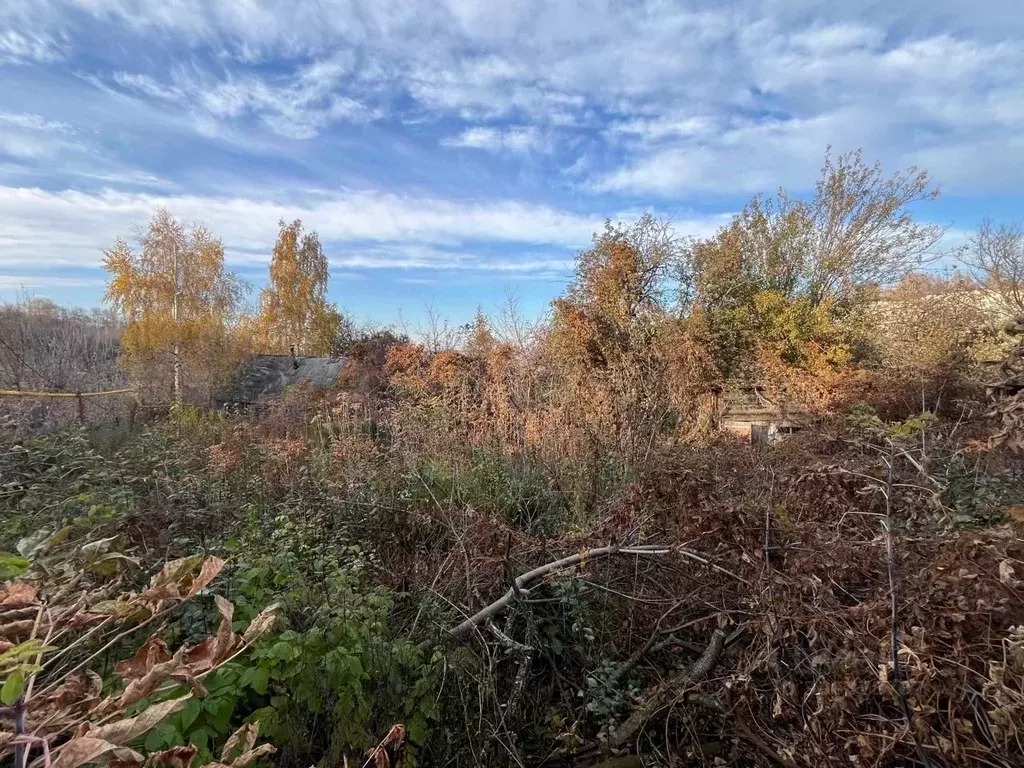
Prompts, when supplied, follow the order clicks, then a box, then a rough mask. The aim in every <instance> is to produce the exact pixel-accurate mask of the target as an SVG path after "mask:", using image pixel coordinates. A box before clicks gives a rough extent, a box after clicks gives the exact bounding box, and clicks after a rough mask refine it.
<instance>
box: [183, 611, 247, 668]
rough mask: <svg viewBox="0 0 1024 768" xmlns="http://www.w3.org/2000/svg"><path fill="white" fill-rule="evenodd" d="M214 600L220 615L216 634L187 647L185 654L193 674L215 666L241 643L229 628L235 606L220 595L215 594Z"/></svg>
mask: <svg viewBox="0 0 1024 768" xmlns="http://www.w3.org/2000/svg"><path fill="white" fill-rule="evenodd" d="M215 600H216V602H217V610H218V611H219V612H220V616H221V619H220V626H219V627H218V629H217V634H216V635H214V636H213V637H208V638H206V639H205V640H203V642H201V643H199V645H196V646H194V647H193V648H190V649H188V651H187V652H186V654H185V658H186V660H187V664H188V667H189V669H190V670H191V671H192V672H193V673H194V674H199V673H201V672H205V671H206V670H208V669H212V668H213V667H215V666H217V665H218V664H220V663H221V662H222V661H224V660H225V659H227V658H228V657H230V656H231V655H232V654H233V653H234V652H235V651H237V650H238V648H239V647H240V646H241V643H242V641H241V638H239V637H238V635H236V634H235V633H234V632H233V631H232V630H231V620H232V618H233V617H234V614H235V606H234V605H232V603H231V602H230V601H229V600H226V599H224V598H223V597H221V596H220V595H216V596H215Z"/></svg>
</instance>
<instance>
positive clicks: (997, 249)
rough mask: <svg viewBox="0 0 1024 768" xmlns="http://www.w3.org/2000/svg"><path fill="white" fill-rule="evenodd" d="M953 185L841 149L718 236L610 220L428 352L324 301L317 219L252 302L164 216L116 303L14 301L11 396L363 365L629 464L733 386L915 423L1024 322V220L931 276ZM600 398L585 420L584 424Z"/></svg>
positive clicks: (200, 234) (219, 262) (380, 376)
mask: <svg viewBox="0 0 1024 768" xmlns="http://www.w3.org/2000/svg"><path fill="white" fill-rule="evenodd" d="M938 194H939V192H938V189H937V187H935V186H934V185H933V184H932V182H931V180H930V178H929V176H928V174H927V173H926V172H925V171H923V170H919V169H916V168H910V169H907V170H904V171H897V172H894V173H892V174H888V173H886V172H885V171H884V170H883V169H882V168H881V167H880V166H879V165H869V164H868V163H866V162H865V161H864V159H863V157H862V156H861V154H860V153H859V152H858V153H851V154H845V155H840V156H838V157H832V156H831V155H830V154H826V157H825V161H824V164H823V166H822V169H821V174H820V177H819V179H818V182H817V184H816V185H815V188H814V193H813V195H811V196H809V197H808V198H807V199H795V198H792V197H790V196H789V195H788V194H787V193H786V192H785V191H784V190H780V191H778V192H777V193H776V194H774V195H771V196H765V195H758V196H756V197H754V198H753V199H752V200H751V201H750V202H749V203H748V204H747V206H746V207H745V208H744V209H743V210H742V211H741V212H740V213H738V214H737V215H736V216H735V217H734V218H733V220H732V221H731V222H730V223H729V224H727V225H726V226H724V227H722V228H721V229H720V230H719V231H718V232H717V233H716V234H715V235H714V236H712V237H709V238H705V239H699V238H688V237H684V236H681V235H680V234H679V233H677V232H675V231H674V229H673V227H672V223H671V222H670V221H667V220H663V219H658V218H655V217H653V216H651V215H643V216H641V217H640V219H639V220H637V221H636V222H635V223H632V224H628V225H624V224H612V223H611V222H609V223H607V224H606V226H605V228H604V231H602V232H600V233H598V234H596V235H595V236H594V241H593V245H592V247H591V248H589V249H587V250H585V251H583V252H581V253H579V254H578V256H577V259H576V269H575V278H574V280H573V282H572V283H571V285H570V286H569V288H568V289H567V290H566V291H565V292H564V294H563V295H562V296H560V297H559V298H557V299H556V300H555V301H554V302H553V303H552V305H551V310H550V312H549V313H548V315H547V317H546V318H544V319H543V320H542V321H539V322H537V321H533V320H529V319H527V318H525V317H524V316H523V315H522V313H521V312H519V311H518V307H517V306H516V304H515V302H514V301H510V303H509V306H508V307H506V308H504V309H503V310H502V311H501V313H500V314H499V315H498V316H496V317H487V316H486V315H484V313H483V312H482V311H481V310H478V312H477V317H476V320H475V322H474V323H472V324H470V325H468V326H464V327H457V328H452V327H450V326H448V325H447V324H445V323H443V322H440V321H438V320H437V318H436V317H435V316H433V315H432V316H431V320H432V321H433V322H432V323H431V326H430V328H429V329H428V331H427V333H425V334H424V335H423V338H421V339H419V340H418V341H416V342H412V341H410V339H409V335H408V334H407V333H403V332H401V331H398V330H394V329H388V330H380V329H359V328H357V327H355V326H354V324H353V323H352V322H351V321H350V320H349V319H348V318H347V317H346V315H345V314H344V312H343V311H342V310H341V309H339V308H338V307H337V306H336V305H334V304H332V303H331V302H329V301H328V299H327V287H328V282H329V269H328V259H327V256H326V255H325V253H324V249H323V247H322V245H321V243H320V240H319V238H318V236H317V234H316V232H315V231H306V230H305V229H304V227H303V224H302V222H300V221H298V220H296V221H293V222H291V223H288V222H285V221H283V220H282V221H281V222H280V232H279V235H278V239H277V242H276V243H275V245H274V248H273V254H272V258H271V262H270V270H269V279H268V282H267V284H266V287H264V288H263V289H262V290H261V291H260V292H259V294H258V298H257V302H256V306H255V307H254V308H253V307H249V306H247V298H248V296H249V294H250V286H248V285H247V284H246V282H245V281H243V280H242V279H241V278H239V277H238V276H237V275H235V274H233V273H232V272H230V271H229V270H228V269H227V268H226V266H225V262H224V246H223V243H222V242H221V240H220V239H219V238H218V237H217V236H216V234H215V233H213V232H211V231H210V230H208V229H207V228H206V227H204V226H203V225H201V224H184V223H182V222H179V221H177V220H176V219H175V218H174V217H173V216H172V215H171V213H170V212H168V211H166V210H160V211H158V212H157V213H156V215H155V216H154V217H153V219H152V220H151V221H150V222H149V224H148V226H147V227H146V228H145V229H144V230H142V231H140V233H139V235H138V237H137V238H136V242H134V243H130V242H129V241H128V240H126V239H124V238H118V239H117V240H116V242H115V243H114V245H113V247H112V248H110V249H109V250H108V251H106V252H105V253H104V262H103V263H104V267H105V269H106V270H107V272H108V273H109V276H110V277H109V283H108V286H107V290H106V293H105V296H104V300H105V302H106V305H107V311H105V312H100V311H95V312H93V313H92V314H91V315H88V316H87V315H86V314H85V313H81V312H75V311H71V310H62V309H60V308H58V307H56V306H54V305H52V303H50V302H47V301H46V300H39V299H32V300H26V301H23V302H21V303H20V304H12V305H7V306H5V307H4V308H2V310H0V329H2V330H3V333H2V335H3V337H4V339H5V341H4V343H3V345H2V347H0V376H2V377H3V381H2V382H0V385H2V386H6V387H13V388H19V389H21V388H24V389H32V388H43V389H46V388H52V389H63V390H68V391H82V390H85V389H90V388H95V389H102V388H103V387H112V386H115V385H117V384H118V383H123V381H124V376H127V378H128V380H129V382H130V384H131V385H132V386H135V387H137V388H138V389H139V392H140V395H141V397H142V399H143V401H148V402H153V403H170V402H175V401H178V400H186V401H191V402H196V403H198V404H204V405H205V404H209V403H210V402H211V401H212V399H213V397H214V395H215V393H216V392H217V391H218V390H219V389H220V388H222V387H223V386H224V384H225V382H226V381H227V380H228V379H229V378H230V376H231V375H232V372H233V371H234V370H235V369H236V368H237V366H238V364H239V363H240V361H241V360H242V359H243V358H244V357H245V356H247V355H249V354H253V353H277V354H288V353H294V354H297V355H311V356H322V355H347V356H349V357H350V358H352V360H353V364H352V365H351V366H350V370H349V372H348V373H347V374H346V375H347V378H348V385H349V387H350V389H352V390H353V391H354V392H355V394H357V395H358V396H361V397H364V398H367V399H380V398H386V397H388V396H394V395H395V394H396V393H398V392H399V391H401V392H402V393H403V394H405V395H408V396H412V395H415V396H416V397H420V398H427V399H430V398H434V399H438V398H440V399H451V398H453V397H454V398H457V399H458V400H459V402H460V408H463V409H466V408H470V405H469V404H470V403H472V408H470V410H472V409H483V412H486V413H487V414H488V418H485V419H482V418H480V417H479V416H473V417H472V419H471V420H473V421H475V422H479V423H482V424H486V425H487V428H488V429H495V430H498V431H499V432H501V435H502V437H501V439H502V440H513V441H514V442H517V443H520V444H525V443H527V442H529V434H530V432H531V430H532V427H531V423H532V421H537V422H545V423H549V422H550V420H551V419H552V418H554V419H556V420H558V421H559V422H560V423H562V422H564V423H565V426H566V431H565V434H566V435H567V436H570V435H571V436H573V437H572V438H571V440H572V441H574V442H576V443H580V442H581V441H582V442H586V440H589V439H591V438H586V439H584V438H583V437H582V436H581V435H580V432H581V430H582V432H584V433H588V434H589V433H591V432H593V431H595V430H596V432H597V433H599V434H601V435H602V436H603V437H602V439H605V436H611V435H614V439H615V440H616V442H617V443H618V444H619V445H620V447H621V448H622V449H623V450H625V451H627V453H631V452H636V451H637V450H640V446H643V445H645V444H647V443H649V442H650V440H651V439H652V438H653V436H655V435H659V434H661V433H662V432H664V431H665V430H666V429H668V430H670V431H673V432H674V433H676V434H687V433H689V432H693V431H700V430H701V429H704V428H706V427H707V426H708V423H707V422H708V414H707V413H706V412H705V411H706V409H703V408H702V402H703V400H704V399H706V396H707V395H708V394H709V393H712V392H715V391H718V390H720V389H721V387H722V386H723V384H725V383H726V382H744V383H748V384H750V383H757V384H759V385H764V386H769V387H774V388H778V389H781V390H785V391H786V392H787V393H789V394H790V396H795V397H797V398H799V399H802V400H803V401H804V403H805V405H806V406H808V407H812V408H822V409H829V408H833V407H835V406H836V405H838V404H840V403H842V402H853V401H858V400H862V399H864V398H865V397H868V398H869V399H870V398H872V397H873V398H874V399H875V400H877V401H878V402H874V403H873V405H875V406H878V407H882V408H888V409H890V410H891V409H894V408H895V411H894V412H893V413H894V415H895V416H900V415H904V416H905V415H906V414H907V413H908V412H909V411H911V410H914V409H917V410H920V408H921V407H922V404H923V407H926V408H933V409H937V408H940V407H941V406H942V404H943V397H944V396H945V397H946V398H947V402H948V401H949V399H948V398H949V397H950V396H951V395H952V394H953V390H954V389H955V387H956V386H959V385H962V384H963V381H964V379H965V377H967V376H968V374H969V373H970V372H971V371H970V370H969V369H972V368H974V369H976V367H977V364H978V362H979V360H984V359H985V358H986V356H988V357H992V354H994V353H992V350H993V349H995V348H997V347H999V346H1000V345H1001V346H1005V345H1006V343H1007V338H1006V337H1005V336H1000V333H999V325H1000V323H1002V322H1003V321H1004V320H1006V319H1008V318H1011V317H1015V316H1017V315H1021V314H1024V288H1022V285H1024V230H1021V228H1020V227H1019V226H1015V225H996V224H992V223H989V222H986V223H984V224H983V225H982V226H981V227H980V228H979V229H978V231H977V232H975V233H974V234H973V235H972V236H971V238H970V240H969V242H968V244H967V245H965V246H963V247H961V248H959V249H957V251H956V252H955V253H951V254H950V253H947V254H943V255H944V256H946V257H955V258H956V259H957V261H958V263H959V264H960V265H961V266H962V268H963V269H962V270H961V271H960V272H958V273H957V274H956V275H955V276H954V277H952V278H944V277H940V276H938V275H936V274H934V273H931V272H929V271H927V270H928V267H929V265H930V264H931V263H933V262H934V261H935V260H936V259H937V258H938V257H939V255H940V254H938V253H936V252H935V248H936V246H937V245H938V244H939V241H940V239H941V237H942V235H943V233H944V230H943V228H942V227H940V226H937V225H935V224H930V223H922V222H920V221H918V220H916V219H915V217H914V211H916V210H917V209H918V208H919V207H920V206H919V204H922V203H927V202H928V201H931V200H934V199H935V198H936V197H937V196H938ZM979 289H981V290H980V292H979ZM939 296H942V297H943V298H942V300H938V299H937V298H936V297H939ZM980 296H984V299H981V298H979V297H980ZM885 298H889V299H898V301H897V302H892V301H890V302H885V301H879V300H880V299H885ZM86 337H87V338H88V342H87V343H83V341H84V340H85V339H86ZM71 339H75V341H74V343H71V341H70V340H71ZM79 349H81V350H82V352H81V353H79V352H78V350H79ZM115 349H116V352H115ZM975 372H976V371H975ZM879 376H881V377H883V378H884V381H885V382H886V387H885V392H884V396H883V395H882V393H880V392H879V391H878V387H876V386H875V384H876V383H877V381H878V380H879ZM491 401H494V402H491ZM584 402H585V403H587V404H588V408H587V412H588V418H587V421H588V424H587V425H586V427H585V428H583V427H581V426H580V425H578V424H575V423H574V422H575V421H577V420H578V419H577V418H576V417H577V416H578V414H576V413H575V411H577V410H578V409H576V408H574V406H575V405H576V404H578V403H584ZM526 404H528V406H527V405H526ZM495 414H504V415H503V416H502V419H503V420H504V422H507V423H501V424H498V423H497V422H496V421H495V419H494V418H493V416H494V415H495ZM498 421H501V419H499V420H498ZM590 422H593V423H590ZM567 439H570V438H568V437H567Z"/></svg>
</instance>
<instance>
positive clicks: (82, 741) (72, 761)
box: [51, 736, 143, 768]
mask: <svg viewBox="0 0 1024 768" xmlns="http://www.w3.org/2000/svg"><path fill="white" fill-rule="evenodd" d="M111 753H115V756H116V757H118V758H119V759H127V760H131V761H133V762H135V763H141V762H142V760H143V757H142V755H140V754H139V753H138V752H133V751H132V750H130V749H124V748H121V747H118V746H117V745H116V744H111V743H110V742H109V741H104V740H103V739H97V738H93V737H92V736H82V737H77V738H73V739H72V740H71V741H69V742H67V743H66V744H65V745H64V746H63V747H61V750H60V754H58V755H57V759H56V760H54V761H53V764H52V766H51V768H78V766H80V765H86V764H87V763H94V762H96V761H97V760H98V759H99V758H100V757H103V756H104V755H107V754H111Z"/></svg>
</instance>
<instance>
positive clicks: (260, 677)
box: [249, 667, 270, 695]
mask: <svg viewBox="0 0 1024 768" xmlns="http://www.w3.org/2000/svg"><path fill="white" fill-rule="evenodd" d="M269 682H270V670H269V669H267V668H266V667H258V668H257V669H256V670H254V671H253V674H252V681H251V682H250V683H249V685H250V687H251V688H252V689H253V690H254V691H256V693H258V694H260V695H263V694H265V693H266V692H267V684H268V683H269Z"/></svg>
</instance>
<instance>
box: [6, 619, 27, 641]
mask: <svg viewBox="0 0 1024 768" xmlns="http://www.w3.org/2000/svg"><path fill="white" fill-rule="evenodd" d="M35 624H36V623H35V621H34V620H33V619H23V620H22V621H11V622H8V623H7V624H4V625H3V626H0V637H7V638H10V639H12V640H17V639H18V638H19V637H28V634H29V633H30V632H31V631H32V627H34V626H35Z"/></svg>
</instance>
